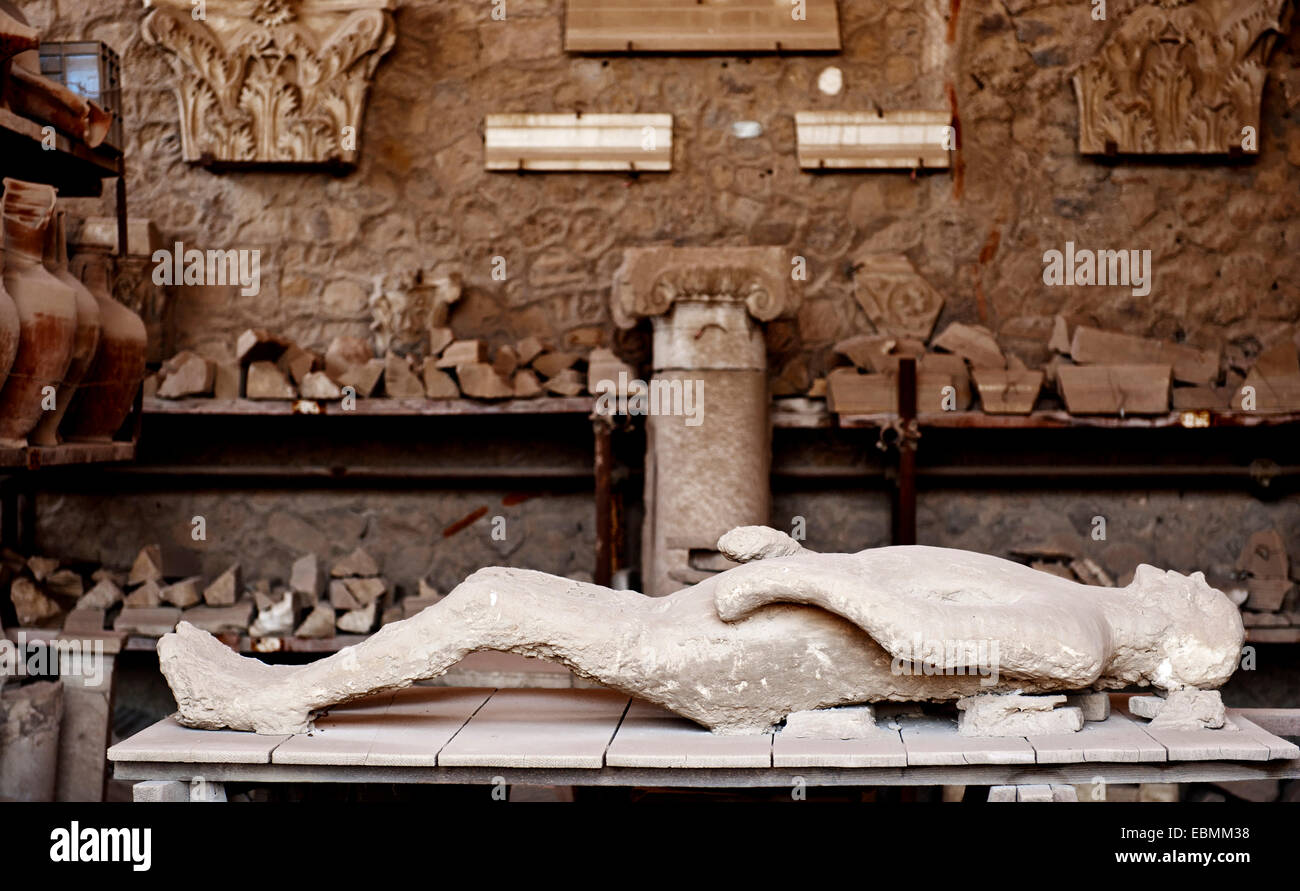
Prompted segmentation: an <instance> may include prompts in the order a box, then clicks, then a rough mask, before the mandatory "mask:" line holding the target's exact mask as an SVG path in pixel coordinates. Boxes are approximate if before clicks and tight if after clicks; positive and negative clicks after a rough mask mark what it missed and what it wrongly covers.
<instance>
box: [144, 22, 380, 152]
mask: <svg viewBox="0 0 1300 891" xmlns="http://www.w3.org/2000/svg"><path fill="white" fill-rule="evenodd" d="M144 5H145V7H146V8H147V9H148V10H149V13H148V15H147V16H146V17H145V20H144V24H143V26H142V32H143V35H144V38H145V40H146V41H148V42H149V43H154V44H157V45H159V46H162V47H164V48H165V49H167V50H169V51H171V52H172V53H173V54H174V56H175V58H174V59H173V67H174V68H175V70H176V78H177V79H176V99H177V102H178V104H179V106H180V116H181V122H180V126H181V153H182V157H184V159H185V160H186V161H189V162H191V163H202V164H208V165H212V166H216V167H230V166H240V165H266V164H301V165H326V166H343V167H351V166H354V165H355V164H356V163H357V156H358V146H359V144H360V136H361V121H362V117H363V114H364V111H365V103H366V94H367V91H368V90H369V88H370V79H371V78H372V77H373V76H374V73H375V68H376V67H377V66H378V65H379V62H380V60H381V59H382V58H383V57H384V55H385V54H386V53H387V52H388V51H389V50H390V49H392V47H393V44H394V42H395V41H396V38H397V35H396V29H395V27H394V25H393V17H392V14H391V12H390V10H391V9H392V8H393V6H394V2H393V0H256V2H251V3H250V2H240V0H207V2H206V3H205V4H204V5H205V17H204V18H203V19H202V20H200V19H199V18H198V17H196V16H195V15H194V12H195V6H194V4H193V3H191V2H190V0H144Z"/></svg>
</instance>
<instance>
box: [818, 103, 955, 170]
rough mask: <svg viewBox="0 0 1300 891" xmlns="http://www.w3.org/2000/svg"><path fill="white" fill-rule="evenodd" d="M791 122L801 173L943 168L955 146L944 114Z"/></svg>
mask: <svg viewBox="0 0 1300 891" xmlns="http://www.w3.org/2000/svg"><path fill="white" fill-rule="evenodd" d="M794 122H795V132H796V134H797V137H798V142H799V166H800V167H802V168H804V169H805V170H807V169H813V170H820V169H823V168H835V169H845V170H865V169H873V168H874V169H909V170H910V169H923V168H946V167H948V166H950V159H949V152H950V151H951V150H952V149H953V148H954V147H955V145H956V133H955V131H954V129H953V127H952V112H950V111H882V112H874V111H800V112H796V113H795V116H794Z"/></svg>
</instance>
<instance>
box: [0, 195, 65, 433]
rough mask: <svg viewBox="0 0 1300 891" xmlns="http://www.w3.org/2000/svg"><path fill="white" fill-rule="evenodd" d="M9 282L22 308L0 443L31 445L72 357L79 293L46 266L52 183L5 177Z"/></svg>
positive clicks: (0, 405) (0, 416) (3, 394)
mask: <svg viewBox="0 0 1300 891" xmlns="http://www.w3.org/2000/svg"><path fill="white" fill-rule="evenodd" d="M4 189H5V191H4V204H3V217H4V233H5V270H4V286H5V290H6V291H8V292H9V296H10V297H12V298H13V301H14V305H15V306H16V307H17V308H18V322H19V331H18V354H17V355H16V356H15V357H14V364H13V367H11V368H10V369H9V377H8V378H7V379H6V380H5V385H4V388H3V389H0V445H4V446H9V447H15V446H19V447H21V446H25V445H27V434H29V433H31V431H32V428H34V427H35V426H36V425H37V424H38V423H39V422H40V420H41V416H42V415H43V414H44V413H45V412H46V411H53V410H54V408H55V405H56V399H57V394H58V388H59V385H60V384H62V383H63V377H64V375H65V374H67V371H68V365H69V363H70V362H71V361H72V346H73V342H74V341H75V339H76V333H77V296H76V294H75V293H74V292H73V290H72V289H71V288H69V287H68V286H67V285H65V284H64V283H63V282H61V281H59V280H58V279H57V278H55V277H54V276H53V275H51V274H50V272H49V271H48V270H47V269H46V268H45V264H44V262H43V261H44V256H45V230H46V229H47V228H48V227H49V225H50V224H51V222H52V221H53V219H54V202H55V198H56V197H57V193H56V192H55V190H54V187H53V186H46V185H38V184H35V183H26V182H22V181H20V180H15V179H6V180H5V181H4Z"/></svg>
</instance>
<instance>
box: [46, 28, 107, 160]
mask: <svg viewBox="0 0 1300 891" xmlns="http://www.w3.org/2000/svg"><path fill="white" fill-rule="evenodd" d="M121 70H122V68H121V63H120V62H119V60H118V57H117V52H116V51H114V49H113V48H112V47H110V46H108V45H107V44H105V43H101V42H99V41H84V42H72V43H46V42H42V43H41V74H43V75H45V76H46V77H48V78H50V79H51V80H55V81H58V82H59V83H61V84H63V85H64V86H66V87H67V88H68V89H70V90H72V91H73V92H74V93H77V94H78V95H81V96H84V97H86V98H87V99H90V100H92V101H94V102H96V103H98V104H99V105H100V107H102V108H103V109H104V110H105V111H108V112H112V114H113V126H112V127H111V128H110V129H109V132H108V138H107V139H105V140H104V141H105V143H106V144H108V145H110V146H112V147H113V148H115V149H117V150H118V151H121V150H122V147H123V146H122V143H123V140H122V132H123V127H122V75H121Z"/></svg>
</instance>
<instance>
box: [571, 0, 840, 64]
mask: <svg viewBox="0 0 1300 891" xmlns="http://www.w3.org/2000/svg"><path fill="white" fill-rule="evenodd" d="M564 48H565V49H566V50H568V51H569V52H588V53H591V52H594V53H612V52H628V53H632V52H643V53H645V52H654V53H660V52H679V53H680V52H731V53H740V52H806V51H810V50H838V49H839V48H840V21H839V10H838V9H837V8H836V4H835V0H805V2H803V3H800V4H794V3H784V2H780V0H778V2H772V0H614V2H611V0H568V3H567V6H566V10H565V28H564Z"/></svg>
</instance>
